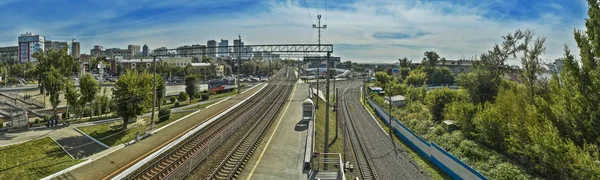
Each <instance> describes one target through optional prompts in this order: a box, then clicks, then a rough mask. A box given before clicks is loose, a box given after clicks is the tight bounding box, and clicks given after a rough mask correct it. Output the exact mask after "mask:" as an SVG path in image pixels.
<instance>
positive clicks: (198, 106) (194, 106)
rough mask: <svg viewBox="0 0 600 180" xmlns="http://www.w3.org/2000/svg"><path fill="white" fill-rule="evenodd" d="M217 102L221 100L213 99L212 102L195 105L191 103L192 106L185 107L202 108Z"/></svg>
mask: <svg viewBox="0 0 600 180" xmlns="http://www.w3.org/2000/svg"><path fill="white" fill-rule="evenodd" d="M217 102H219V101H211V102H207V103H204V104H195V105H191V106H188V107H185V109H186V110H188V109H202V108H206V107H207V106H210V105H213V104H215V103H217Z"/></svg>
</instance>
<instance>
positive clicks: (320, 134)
mask: <svg viewBox="0 0 600 180" xmlns="http://www.w3.org/2000/svg"><path fill="white" fill-rule="evenodd" d="M314 97H315V98H317V97H316V96H314ZM325 109H326V108H325V101H322V100H319V109H318V110H317V115H316V124H315V151H317V152H321V151H323V148H324V146H325ZM336 125H337V123H336V122H335V113H333V111H332V110H331V108H330V109H329V153H340V154H341V155H342V157H343V156H344V147H343V144H342V132H341V131H339V132H338V137H337V138H336V137H335V130H336Z"/></svg>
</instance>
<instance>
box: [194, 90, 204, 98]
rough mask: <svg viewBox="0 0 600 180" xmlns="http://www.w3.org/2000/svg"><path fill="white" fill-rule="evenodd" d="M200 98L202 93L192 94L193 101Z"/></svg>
mask: <svg viewBox="0 0 600 180" xmlns="http://www.w3.org/2000/svg"><path fill="white" fill-rule="evenodd" d="M201 97H202V93H201V92H196V93H195V94H194V98H195V99H198V98H201Z"/></svg>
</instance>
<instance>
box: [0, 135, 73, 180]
mask: <svg viewBox="0 0 600 180" xmlns="http://www.w3.org/2000/svg"><path fill="white" fill-rule="evenodd" d="M81 161H82V160H76V159H71V157H70V156H69V155H68V154H67V153H65V152H64V151H63V150H62V149H61V148H60V147H59V146H58V145H56V143H54V141H52V139H50V138H49V137H47V138H43V139H38V140H34V141H29V142H26V143H22V144H16V145H12V146H6V147H0V179H41V178H44V177H46V176H48V175H51V174H53V173H56V172H58V171H60V170H63V169H65V168H67V167H70V166H73V165H75V164H77V163H79V162H81Z"/></svg>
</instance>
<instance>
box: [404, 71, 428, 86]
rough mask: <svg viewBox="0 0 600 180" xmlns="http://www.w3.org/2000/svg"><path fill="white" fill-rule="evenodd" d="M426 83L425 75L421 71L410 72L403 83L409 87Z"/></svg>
mask: <svg viewBox="0 0 600 180" xmlns="http://www.w3.org/2000/svg"><path fill="white" fill-rule="evenodd" d="M425 82H427V74H426V73H425V72H423V71H420V70H416V71H411V72H410V73H409V75H408V77H406V79H405V80H404V83H405V84H407V85H411V86H423V85H425Z"/></svg>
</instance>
